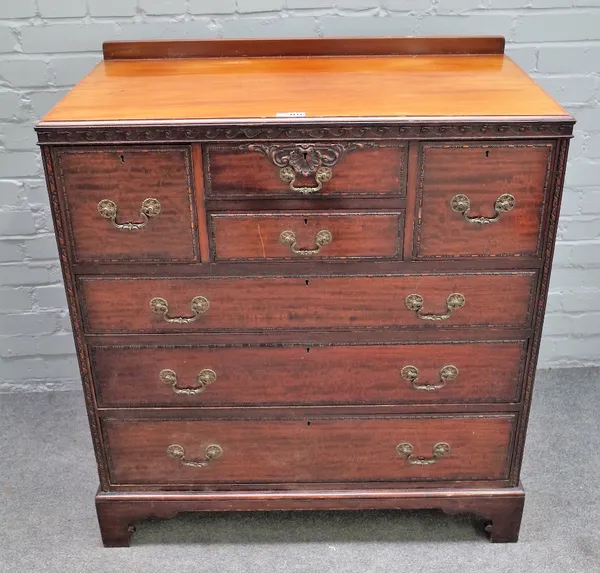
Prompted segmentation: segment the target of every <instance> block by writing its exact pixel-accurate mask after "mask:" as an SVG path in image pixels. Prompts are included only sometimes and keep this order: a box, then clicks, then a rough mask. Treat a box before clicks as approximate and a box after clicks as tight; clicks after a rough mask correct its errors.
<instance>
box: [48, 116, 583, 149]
mask: <svg viewBox="0 0 600 573" xmlns="http://www.w3.org/2000/svg"><path fill="white" fill-rule="evenodd" d="M37 131H38V137H39V141H40V143H42V144H64V143H127V142H148V141H151V142H157V143H158V142H161V143H164V142H185V141H230V140H241V141H243V140H282V141H285V140H302V139H304V140H318V139H347V140H348V139H410V138H427V139H439V138H444V139H447V138H462V137H465V138H477V137H486V138H494V137H510V138H515V137H533V136H538V137H539V136H548V137H557V136H569V135H571V134H572V132H573V125H572V122H569V121H566V122H545V123H495V122H494V123H492V122H487V123H483V122H470V123H433V124H432V123H426V124H425V123H423V124H420V123H410V124H403V125H396V124H389V125H378V124H375V123H372V124H368V125H364V124H347V125H346V124H342V125H340V124H321V125H278V124H277V125H276V124H271V125H269V124H263V125H260V126H254V125H252V126H248V125H246V126H244V125H237V126H234V125H229V126H211V125H201V126H165V127H160V126H152V127H148V126H134V125H132V126H114V127H107V126H86V127H77V126H73V127H65V126H61V127H48V126H43V127H39V128H38V129H37Z"/></svg>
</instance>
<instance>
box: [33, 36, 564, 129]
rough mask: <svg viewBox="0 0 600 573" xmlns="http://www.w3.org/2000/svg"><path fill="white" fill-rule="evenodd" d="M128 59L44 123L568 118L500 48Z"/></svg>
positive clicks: (97, 75)
mask: <svg viewBox="0 0 600 573" xmlns="http://www.w3.org/2000/svg"><path fill="white" fill-rule="evenodd" d="M213 45H214V44H213ZM128 57H131V55H129V56H126V57H125V58H124V59H112V60H107V61H104V62H101V63H100V64H99V65H98V66H97V67H96V68H95V69H94V70H93V71H92V72H91V73H90V74H89V75H88V76H87V77H86V78H85V79H84V80H83V81H82V82H80V83H79V84H78V85H77V86H76V87H75V88H74V89H73V90H72V91H71V92H70V93H69V94H68V95H67V96H66V97H65V98H64V99H63V100H62V101H61V102H60V103H59V104H58V105H57V106H56V107H55V108H54V109H53V110H52V111H50V112H49V113H48V114H47V115H46V116H45V117H44V119H43V123H46V122H119V121H123V122H127V121H145V122H153V121H174V122H176V121H198V122H201V121H203V120H205V121H206V120H208V121H220V120H223V121H225V120H230V119H231V120H242V119H250V120H252V119H261V120H262V119H275V118H276V117H277V114H278V113H289V112H304V113H305V114H306V119H307V120H310V119H313V120H314V119H320V118H336V119H338V118H339V119H341V120H342V121H343V120H347V121H349V120H351V119H356V118H361V119H365V118H374V119H376V118H381V119H397V118H402V117H410V118H427V117H437V118H444V117H449V118H454V117H491V118H493V117H494V116H501V117H507V116H512V117H515V116H516V117H530V118H536V117H551V116H554V117H556V118H557V119H565V120H568V119H570V116H569V114H568V113H567V112H566V111H565V110H563V109H562V108H561V107H560V106H559V105H558V104H557V103H556V102H555V101H554V100H553V99H552V98H551V97H550V96H549V95H548V94H546V92H544V91H543V90H542V89H541V88H540V87H539V86H538V85H537V84H536V83H535V82H534V81H533V80H531V79H530V78H529V77H528V76H527V75H526V74H525V73H524V72H523V71H522V70H521V69H520V68H519V67H518V66H517V65H516V64H515V63H514V62H512V60H510V58H508V57H506V56H504V55H502V54H492V55H490V54H485V55H463V54H450V55H446V54H444V55H365V56H340V55H333V56H331V55H330V56H294V57H289V56H288V57H196V58H185V57H181V56H176V57H174V58H172V57H171V58H170V59H127V58H128ZM288 121H289V118H288Z"/></svg>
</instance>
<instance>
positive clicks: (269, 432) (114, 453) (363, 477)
mask: <svg viewBox="0 0 600 573" xmlns="http://www.w3.org/2000/svg"><path fill="white" fill-rule="evenodd" d="M514 422H515V417H514V415H512V414H507V415H488V416H475V415H473V416H458V417H451V416H435V417H434V416H431V417H416V416H410V417H409V416H406V417H399V416H395V417H388V418H364V417H349V418H344V419H335V418H334V419H323V418H308V419H288V420H171V421H169V420H144V421H142V420H116V419H108V420H104V421H103V427H104V431H105V438H106V440H107V450H108V452H109V464H110V475H111V481H112V483H113V484H157V485H160V484H165V485H193V484H202V483H217V482H225V483H227V482H229V483H231V482H237V483H269V482H271V483H273V482H288V483H289V482H294V483H298V482H307V483H310V482H345V481H347V482H352V481H424V480H472V479H505V478H506V477H507V472H508V468H509V453H510V443H511V437H512V433H513V429H514ZM424 462H428V463H424Z"/></svg>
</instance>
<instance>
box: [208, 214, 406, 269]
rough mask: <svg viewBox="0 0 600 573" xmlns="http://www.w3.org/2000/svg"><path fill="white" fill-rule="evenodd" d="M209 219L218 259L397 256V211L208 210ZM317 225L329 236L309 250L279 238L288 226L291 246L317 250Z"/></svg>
mask: <svg viewBox="0 0 600 573" xmlns="http://www.w3.org/2000/svg"><path fill="white" fill-rule="evenodd" d="M210 220H211V229H212V240H213V252H214V253H215V256H214V259H215V260H217V261H227V260H231V261H235V260H276V259H291V260H306V258H307V257H309V258H310V259H339V258H342V259H346V258H352V259H357V258H358V259H369V258H389V259H394V258H402V251H401V247H402V233H403V230H404V226H403V221H402V213H364V212H362V213H356V212H338V213H336V212H331V211H321V212H304V213H277V214H273V213H245V214H237V213H236V214H223V215H215V214H213V215H211V218H210ZM322 230H327V231H329V232H330V233H331V236H332V241H331V242H330V243H329V244H326V245H323V246H322V247H321V249H320V250H319V252H318V253H315V254H312V255H300V254H295V253H294V252H293V251H292V249H291V246H290V245H288V244H284V243H282V242H281V238H280V236H281V233H282V232H284V231H292V232H293V233H294V234H295V236H296V242H297V244H296V246H295V247H294V248H295V249H296V250H304V251H306V250H316V248H317V245H316V237H317V235H318V233H319V232H320V231H322Z"/></svg>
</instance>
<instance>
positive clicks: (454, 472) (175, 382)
mask: <svg viewBox="0 0 600 573" xmlns="http://www.w3.org/2000/svg"><path fill="white" fill-rule="evenodd" d="M503 48H504V40H503V38H496V37H489V38H463V39H459V38H412V39H407V38H405V39H403V38H395V39H392V38H387V39H371V40H366V39H354V40H289V41H288V40H264V41H199V42H195V41H192V42H142V43H126V42H123V43H108V44H106V45H105V47H104V52H105V61H104V62H102V63H101V64H100V65H99V66H98V67H97V68H96V69H95V70H94V71H93V72H92V73H91V74H90V75H89V76H88V77H87V78H85V79H84V80H83V81H82V82H81V83H80V84H79V85H78V86H77V87H76V88H75V89H74V90H73V91H72V92H71V93H70V94H69V95H68V96H67V97H66V98H65V99H64V100H63V101H62V102H61V103H60V104H59V105H58V106H57V107H56V108H55V109H54V110H53V111H51V112H50V113H49V114H48V115H47V116H46V117H45V118H44V119H43V120H42V121H41V122H40V123H39V125H38V127H37V130H38V136H39V142H40V145H41V149H42V154H43V161H44V167H45V170H46V176H47V183H48V190H49V194H50V199H51V205H52V212H53V217H54V224H55V228H56V236H57V239H58V245H59V249H60V257H61V263H62V268H63V273H64V280H65V285H66V290H67V295H68V302H69V309H70V313H71V318H72V325H73V333H74V337H75V342H76V347H77V353H78V358H79V364H80V368H81V376H82V380H83V387H84V391H85V398H86V402H87V409H88V414H89V421H90V426H91V431H92V436H93V443H94V448H95V453H96V459H97V463H98V470H99V477H100V489H99V491H98V494H97V497H96V505H97V511H98V517H99V521H100V528H101V531H102V537H103V540H104V543H105V545H107V546H120V545H127V544H128V543H129V541H130V536H131V532H132V530H133V525H134V524H135V523H136V522H138V521H140V520H142V519H144V518H146V517H149V516H158V517H170V516H173V515H175V514H177V513H179V512H185V511H231V510H233V511H238V510H284V509H369V508H373V509H376V508H396V509H403V508H406V509H419V508H439V509H442V510H444V511H446V512H467V513H472V514H476V515H479V516H480V517H483V518H484V520H486V522H487V523H488V526H487V529H488V531H489V532H490V533H491V539H492V541H516V539H517V536H518V531H519V525H520V520H521V513H522V509H523V503H524V493H523V490H522V488H521V485H520V481H519V471H520V467H521V459H522V455H523V446H524V440H525V432H526V427H527V418H528V412H529V408H530V402H531V392H532V385H533V379H534V373H535V369H536V361H537V354H538V348H539V344H540V336H541V332H542V322H543V317H544V309H545V304H546V297H547V292H548V281H549V276H550V267H551V262H552V252H553V246H554V240H555V236H556V230H557V218H558V213H559V207H560V196H561V191H562V182H563V177H564V172H565V163H566V157H567V147H568V142H569V138H570V137H571V134H572V127H573V123H574V120H573V118H571V117H570V116H569V115H568V114H567V113H566V112H565V111H564V110H563V109H562V108H560V106H558V105H557V104H556V103H555V102H554V101H553V100H552V99H551V98H550V97H549V96H548V95H546V94H545V93H544V92H543V91H542V90H541V89H540V88H538V87H537V86H536V84H535V83H534V82H533V81H531V80H530V79H529V78H527V76H526V75H525V74H523V72H522V71H521V70H520V69H519V68H518V67H517V66H516V65H515V64H514V63H513V62H512V61H511V60H510V59H508V58H507V57H505V56H504V55H503Z"/></svg>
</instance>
